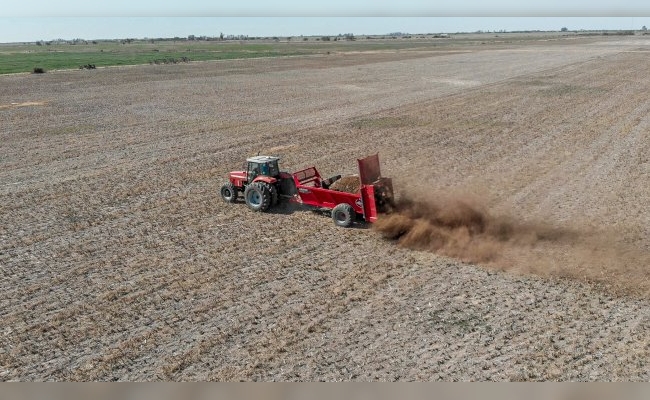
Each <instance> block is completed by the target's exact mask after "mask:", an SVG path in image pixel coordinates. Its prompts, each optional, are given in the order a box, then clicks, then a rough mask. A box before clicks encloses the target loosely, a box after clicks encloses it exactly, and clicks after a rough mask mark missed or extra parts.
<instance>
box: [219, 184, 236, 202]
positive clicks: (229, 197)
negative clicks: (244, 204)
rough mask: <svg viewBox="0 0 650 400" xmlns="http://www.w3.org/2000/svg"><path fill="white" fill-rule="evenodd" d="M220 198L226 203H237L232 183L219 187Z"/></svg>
mask: <svg viewBox="0 0 650 400" xmlns="http://www.w3.org/2000/svg"><path fill="white" fill-rule="evenodd" d="M221 198H222V199H223V200H224V201H225V202H226V203H234V202H235V201H237V188H236V187H235V185H233V184H232V182H228V183H226V184H224V185H223V186H221Z"/></svg>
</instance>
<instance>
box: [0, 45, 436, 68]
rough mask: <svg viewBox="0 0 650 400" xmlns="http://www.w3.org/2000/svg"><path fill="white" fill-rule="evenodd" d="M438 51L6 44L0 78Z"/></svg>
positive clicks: (1, 52) (361, 47)
mask: <svg viewBox="0 0 650 400" xmlns="http://www.w3.org/2000/svg"><path fill="white" fill-rule="evenodd" d="M433 46H436V47H439V46H440V45H439V44H436V43H434V42H421V41H420V42H419V41H398V42H394V41H392V42H388V41H372V42H370V41H368V42H363V41H361V42H359V41H355V42H352V41H336V42H325V43H323V42H291V43H286V42H284V43H283V42H272V43H268V42H263V43H260V42H245V41H228V42H218V41H210V42H209V41H196V42H188V41H159V42H155V43H151V42H149V41H144V40H141V41H133V42H130V43H127V44H123V43H121V42H120V41H101V42H97V43H96V44H76V45H72V44H66V43H61V44H50V45H42V44H41V45H36V44H16V45H13V44H5V45H1V46H0V74H8V73H18V72H29V71H32V68H33V67H34V65H38V66H40V67H42V68H44V69H46V70H56V69H78V68H79V66H80V65H81V66H84V65H95V66H97V67H106V66H119V65H137V64H150V63H154V61H155V60H161V59H179V60H180V59H183V58H187V59H190V60H191V61H208V60H229V59H243V58H259V57H283V56H297V55H310V54H322V55H326V54H331V53H336V52H350V51H354V52H357V51H378V50H408V49H416V48H417V49H421V48H423V47H425V48H426V47H433Z"/></svg>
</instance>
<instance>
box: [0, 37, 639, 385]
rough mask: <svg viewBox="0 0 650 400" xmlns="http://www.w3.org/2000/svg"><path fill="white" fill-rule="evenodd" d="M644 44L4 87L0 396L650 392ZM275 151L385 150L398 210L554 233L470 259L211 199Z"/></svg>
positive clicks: (232, 66)
mask: <svg viewBox="0 0 650 400" xmlns="http://www.w3.org/2000/svg"><path fill="white" fill-rule="evenodd" d="M635 40H636V41H634V42H633V41H627V42H626V41H620V42H618V43H617V44H614V43H613V42H612V41H610V42H596V41H594V40H591V41H589V43H579V42H578V41H568V42H569V43H563V42H562V41H558V43H551V44H548V43H541V44H540V43H526V44H523V45H522V44H502V45H500V46H493V47H490V48H489V49H487V50H483V49H480V48H473V47H469V48H468V49H464V50H468V51H470V52H467V53H457V54H448V55H443V56H441V55H437V56H436V57H427V54H426V53H421V54H419V55H418V57H412V55H410V56H409V58H408V59H404V58H400V55H399V54H396V53H390V54H389V53H387V54H385V55H384V58H381V57H380V56H378V55H377V54H373V56H372V58H368V59H367V60H366V61H364V56H363V55H362V54H361V55H357V56H354V57H357V58H356V59H355V60H356V61H355V62H354V63H351V62H350V57H351V56H349V55H348V56H345V57H343V56H337V55H332V57H331V58H327V59H323V60H322V62H320V63H314V61H313V59H312V58H309V59H301V58H296V59H291V60H286V59H282V60H264V61H259V60H248V61H246V62H242V61H232V62H217V63H203V64H196V65H182V66H164V67H163V66H142V67H133V68H125V69H105V70H97V71H92V74H90V73H87V71H81V72H79V71H70V72H56V73H51V74H44V75H42V76H31V75H24V76H22V75H15V76H7V77H2V78H0V79H1V80H2V83H3V84H2V85H0V87H1V88H2V89H0V104H28V103H29V102H34V103H36V102H39V103H42V105H39V106H24V107H6V108H3V109H0V113H2V118H3V128H2V131H0V134H1V135H2V137H1V139H2V143H3V144H2V159H1V160H0V163H1V165H2V170H1V171H0V196H1V197H2V198H1V200H2V202H1V205H0V211H1V213H0V215H1V217H0V240H1V242H0V243H1V246H0V265H1V266H2V273H3V276H2V289H3V292H4V293H5V296H4V297H3V298H2V300H0V302H1V306H2V307H1V309H2V321H3V324H2V331H0V338H1V339H0V340H1V343H2V346H1V347H0V351H1V353H0V367H1V368H2V369H1V370H0V378H1V379H4V380H12V379H22V380H44V379H72V380H91V379H98V380H111V379H118V380H134V379H137V380H143V379H144V380H148V379H173V380H176V379H178V380H194V379H215V380H239V379H245V380H251V379H264V380H269V379H277V380H319V379H327V380H339V379H340V380H347V379H356V380H371V379H377V380H396V379H401V380H411V379H424V380H435V379H446V380H469V379H472V380H485V379H494V380H519V379H584V380H589V379H612V380H647V379H648V378H649V377H648V372H647V371H648V364H647V360H648V355H649V354H648V352H649V350H650V349H649V348H648V342H647V339H646V338H647V333H648V332H647V330H648V328H649V323H650V318H649V317H648V310H649V304H648V301H647V297H646V296H647V288H648V284H647V273H646V270H647V266H648V264H647V254H648V250H649V248H650V247H649V246H650V243H649V242H648V237H649V235H648V234H649V233H650V232H648V226H649V225H650V224H648V209H647V205H646V204H647V203H648V200H649V199H648V196H649V188H648V185H647V176H648V165H649V164H648V158H647V157H648V156H647V155H648V154H650V152H649V151H648V150H650V149H648V146H649V143H650V141H648V131H649V130H648V128H649V126H648V121H649V120H648V116H647V115H648V108H649V107H650V103H648V100H647V96H646V93H647V90H648V81H647V78H646V77H647V76H650V75H649V74H648V72H650V71H648V68H650V67H649V66H648V63H647V62H646V59H647V53H645V52H644V51H645V50H646V49H647V44H646V43H645V42H643V41H641V42H639V41H638V39H635ZM478 50H481V51H478ZM626 50H641V51H635V52H627V51H626ZM540 53H541V54H544V57H540V56H539V54H540ZM238 64H241V66H242V68H243V67H245V68H244V70H245V71H246V74H238V73H236V71H237V68H236V66H237V65H238ZM170 71H174V73H173V74H172V73H170ZM271 148H275V149H276V151H277V152H278V153H279V154H280V155H281V156H282V157H283V165H284V166H285V169H298V168H302V167H305V166H308V165H310V164H312V163H314V164H315V165H316V166H317V167H318V168H319V169H321V170H322V172H323V173H324V174H325V175H326V176H330V175H332V174H334V173H343V174H350V173H354V172H355V171H354V166H355V158H357V157H361V156H364V155H366V154H370V153H372V152H375V151H379V152H380V157H381V159H382V171H383V172H384V173H385V174H386V175H390V176H392V177H393V178H394V179H395V184H396V187H397V191H398V193H404V192H405V190H407V189H408V190H409V191H410V192H411V193H415V195H420V196H428V195H430V194H431V193H434V194H435V193H445V196H447V197H448V198H451V199H452V200H453V199H458V198H462V199H466V198H471V199H473V200H472V201H474V202H475V203H474V204H476V205H477V207H478V208H479V209H481V210H487V211H486V212H487V213H488V214H489V215H494V216H495V218H502V217H503V218H506V217H507V221H509V222H508V223H510V224H512V225H511V226H514V227H516V228H517V229H519V228H520V227H531V226H533V227H540V226H542V225H541V224H540V221H542V222H544V224H543V228H544V229H549V230H550V231H552V232H562V233H563V234H562V235H560V236H559V237H560V238H568V239H567V241H565V242H560V243H557V242H555V243H546V242H539V241H535V240H533V241H532V242H531V241H527V242H526V243H524V244H525V245H524V246H515V247H508V248H505V249H504V250H503V251H501V249H498V250H499V251H498V252H496V253H495V252H494V251H492V250H490V251H489V252H488V253H487V254H490V255H491V256H490V257H488V258H486V259H482V258H481V257H479V258H476V259H474V258H472V257H470V259H473V260H474V261H485V260H486V261H488V262H487V263H485V264H478V265H475V264H464V263H461V262H458V261H456V260H455V259H454V258H447V257H444V256H439V255H436V254H434V253H431V252H429V251H413V250H410V249H405V248H400V247H397V246H394V245H393V244H392V243H390V242H386V241H385V240H384V239H382V237H381V235H380V234H377V233H375V232H373V231H371V230H367V229H349V230H345V229H340V228H336V227H334V226H333V224H332V223H331V221H330V220H328V219H326V218H323V217H321V216H319V215H315V214H312V213H309V212H305V211H302V210H299V209H292V208H288V207H287V208H282V209H280V210H278V211H276V212H274V213H271V214H253V213H251V212H250V211H249V210H247V209H246V207H245V206H244V205H243V204H237V205H226V204H224V203H222V202H221V201H220V200H219V199H218V188H219V185H220V183H221V180H222V178H223V176H224V174H225V173H226V171H228V170H230V169H235V168H237V167H239V163H240V162H241V160H243V159H244V158H245V157H246V156H248V155H251V154H255V153H257V151H261V152H263V153H264V152H266V151H268V149H271ZM341 168H343V169H341ZM449 193H462V194H461V195H458V196H456V195H453V194H452V195H450V194H449ZM404 198H406V197H404ZM435 198H438V197H435ZM486 215H487V214H486ZM490 218H492V217H490ZM512 221H515V222H512ZM522 229H523V228H522ZM535 229H537V228H535ZM535 232H538V231H535ZM545 232H546V231H545ZM592 240H593V241H592ZM497 242H498V241H497ZM517 243H519V242H517ZM590 244H591V247H589V245H590ZM594 244H596V245H597V246H596V247H597V248H594ZM424 250H428V248H426V246H425V248H424ZM583 251H584V253H583ZM599 252H600V253H599ZM594 254H596V255H598V254H604V255H605V256H601V257H597V258H594V257H593V255H594ZM447 255H449V256H461V257H463V254H455V253H453V252H451V253H447ZM538 259H539V260H542V261H537V260H538ZM621 259H622V260H624V261H626V262H625V263H621V262H620V260H621ZM599 263H600V265H599ZM601 267H602V268H601ZM504 269H505V270H509V271H514V272H521V273H520V274H517V273H512V272H502V271H501V270H504ZM531 270H532V272H534V273H535V274H537V275H543V276H546V278H540V277H537V276H535V275H533V276H531V275H529V274H528V273H529V272H530V271H531ZM598 272H602V274H601V275H598ZM558 275H560V276H568V277H570V278H571V279H561V278H559V277H558ZM576 278H577V279H576ZM644 279H645V280H644ZM581 281H590V282H594V283H595V285H594V284H585V283H582V282H581ZM610 289H611V290H610ZM621 293H623V294H625V293H631V294H632V296H627V295H621Z"/></svg>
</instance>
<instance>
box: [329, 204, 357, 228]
mask: <svg viewBox="0 0 650 400" xmlns="http://www.w3.org/2000/svg"><path fill="white" fill-rule="evenodd" d="M354 215H355V214H354V209H353V208H352V206H351V205H349V204H346V203H341V204H339V205H337V206H336V207H334V209H333V210H332V219H333V220H334V223H335V224H336V226H342V227H344V228H347V227H349V226H351V225H352V221H353V220H354Z"/></svg>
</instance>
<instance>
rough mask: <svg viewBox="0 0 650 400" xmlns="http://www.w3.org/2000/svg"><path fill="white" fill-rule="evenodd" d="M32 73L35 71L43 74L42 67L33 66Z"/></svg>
mask: <svg viewBox="0 0 650 400" xmlns="http://www.w3.org/2000/svg"><path fill="white" fill-rule="evenodd" d="M33 73H35V74H44V73H45V70H44V69H43V68H41V67H34V71H33Z"/></svg>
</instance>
